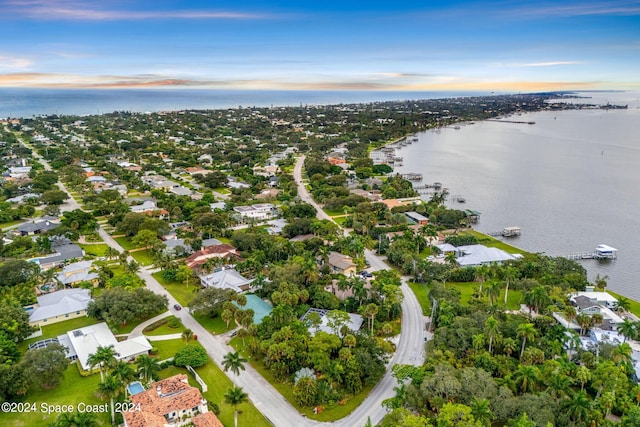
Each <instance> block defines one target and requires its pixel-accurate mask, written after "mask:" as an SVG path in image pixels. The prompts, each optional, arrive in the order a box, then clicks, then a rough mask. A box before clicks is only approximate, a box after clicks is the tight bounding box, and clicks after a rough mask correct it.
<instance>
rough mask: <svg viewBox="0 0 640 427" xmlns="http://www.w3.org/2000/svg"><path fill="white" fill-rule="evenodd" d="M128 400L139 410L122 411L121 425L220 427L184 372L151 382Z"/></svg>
mask: <svg viewBox="0 0 640 427" xmlns="http://www.w3.org/2000/svg"><path fill="white" fill-rule="evenodd" d="M131 403H133V404H134V405H136V407H137V408H139V409H138V410H135V411H125V412H122V416H123V419H124V426H125V427H174V426H175V427H178V426H182V425H185V424H189V425H193V426H195V427H224V426H223V424H222V423H221V422H220V420H219V419H218V417H216V415H215V414H214V413H213V412H210V411H209V407H208V405H207V401H206V400H205V399H204V398H203V397H202V394H201V393H200V390H198V389H197V388H196V387H192V386H191V385H189V381H188V377H187V375H185V374H178V375H174V376H172V377H169V378H165V379H163V380H160V381H157V382H154V383H152V384H151V385H150V386H149V389H147V390H145V391H142V392H140V393H136V394H134V395H132V396H131Z"/></svg>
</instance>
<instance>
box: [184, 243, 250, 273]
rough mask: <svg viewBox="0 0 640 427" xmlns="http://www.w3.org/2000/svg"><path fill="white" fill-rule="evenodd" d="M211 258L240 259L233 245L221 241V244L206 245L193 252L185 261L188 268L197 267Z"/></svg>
mask: <svg viewBox="0 0 640 427" xmlns="http://www.w3.org/2000/svg"><path fill="white" fill-rule="evenodd" d="M211 258H229V259H230V260H231V261H241V260H242V258H241V257H240V254H238V250H237V249H236V248H235V247H233V246H231V245H227V244H225V243H223V244H221V245H213V246H208V247H206V248H204V249H201V250H199V251H197V252H194V253H193V254H191V255H190V256H189V257H188V258H187V259H186V260H185V263H186V264H187V266H188V267H189V268H191V269H197V268H200V267H201V266H202V265H203V264H204V263H205V262H207V261H208V260H210V259H211Z"/></svg>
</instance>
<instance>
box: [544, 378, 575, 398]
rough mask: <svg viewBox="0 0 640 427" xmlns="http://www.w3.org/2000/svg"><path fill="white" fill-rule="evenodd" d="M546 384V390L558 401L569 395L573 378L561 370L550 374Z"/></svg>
mask: <svg viewBox="0 0 640 427" xmlns="http://www.w3.org/2000/svg"><path fill="white" fill-rule="evenodd" d="M546 384H547V390H546V392H547V393H548V394H549V395H550V396H552V397H553V398H554V399H555V401H556V403H559V402H560V400H562V399H563V398H565V397H567V395H568V393H569V390H571V378H569V377H568V376H566V375H564V374H562V373H560V372H554V373H553V374H552V375H550V376H548V377H547V381H546Z"/></svg>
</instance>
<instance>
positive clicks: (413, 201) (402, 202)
mask: <svg viewBox="0 0 640 427" xmlns="http://www.w3.org/2000/svg"><path fill="white" fill-rule="evenodd" d="M380 202H381V203H384V204H385V205H386V206H387V208H389V209H392V208H395V207H399V206H407V205H419V204H422V203H423V201H422V199H421V198H420V197H407V198H404V199H385V200H381V201H380Z"/></svg>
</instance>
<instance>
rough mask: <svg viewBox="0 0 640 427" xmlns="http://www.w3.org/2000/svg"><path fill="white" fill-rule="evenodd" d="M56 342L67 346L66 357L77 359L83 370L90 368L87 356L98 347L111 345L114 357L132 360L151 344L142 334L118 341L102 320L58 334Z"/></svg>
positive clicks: (144, 352)
mask: <svg viewBox="0 0 640 427" xmlns="http://www.w3.org/2000/svg"><path fill="white" fill-rule="evenodd" d="M58 342H59V343H60V345H62V346H64V347H66V348H67V350H66V353H67V357H68V358H69V359H71V360H76V359H77V360H78V361H79V362H80V366H82V369H84V370H85V371H88V370H90V369H91V365H90V364H89V362H88V360H89V356H90V355H92V354H94V353H95V352H96V350H97V349H98V347H109V346H113V349H114V350H115V352H116V359H117V360H124V361H131V360H134V359H135V358H136V357H138V356H141V355H143V354H149V351H151V344H149V341H147V339H146V338H145V337H144V336H142V335H141V336H138V337H135V338H129V339H127V340H124V341H118V340H117V339H116V337H115V336H114V335H113V333H112V332H111V330H110V329H109V327H108V326H107V324H106V323H104V322H103V323H97V324H95V325H90V326H85V327H84V328H79V329H75V330H73V331H69V332H67V333H66V334H63V335H60V336H58Z"/></svg>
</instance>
